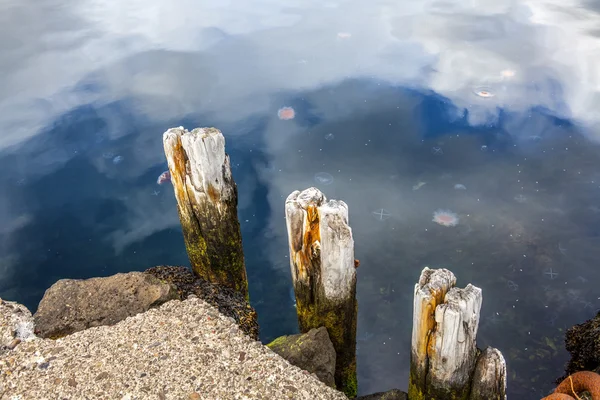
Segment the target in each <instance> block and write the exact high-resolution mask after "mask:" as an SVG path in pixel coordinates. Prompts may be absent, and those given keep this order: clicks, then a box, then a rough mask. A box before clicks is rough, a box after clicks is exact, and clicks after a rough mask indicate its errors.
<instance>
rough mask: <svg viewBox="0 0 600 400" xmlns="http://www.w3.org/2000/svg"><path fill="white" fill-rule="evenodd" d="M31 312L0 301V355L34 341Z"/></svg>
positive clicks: (17, 304)
mask: <svg viewBox="0 0 600 400" xmlns="http://www.w3.org/2000/svg"><path fill="white" fill-rule="evenodd" d="M33 327H34V324H33V317H32V316H31V311H29V310H28V309H27V307H25V306H24V305H22V304H19V303H16V302H14V301H6V300H2V299H0V354H2V352H3V351H5V350H7V349H11V350H12V349H14V348H15V346H16V345H18V344H19V343H20V342H23V341H28V340H31V339H35V337H36V336H35V335H34V333H33V330H34V329H33Z"/></svg>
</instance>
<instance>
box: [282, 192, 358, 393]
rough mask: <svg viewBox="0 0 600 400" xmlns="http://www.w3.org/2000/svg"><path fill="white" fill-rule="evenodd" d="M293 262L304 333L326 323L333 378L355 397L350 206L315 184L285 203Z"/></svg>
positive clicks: (293, 195)
mask: <svg viewBox="0 0 600 400" xmlns="http://www.w3.org/2000/svg"><path fill="white" fill-rule="evenodd" d="M285 218H286V223H287V231H288V240H289V247H290V266H291V270H292V279H293V284H294V291H295V293H296V310H297V313H298V324H299V326H300V331H301V332H302V333H305V332H308V331H309V330H310V329H312V328H319V327H321V326H325V327H326V328H327V332H328V333H329V337H330V338H331V341H332V342H333V347H334V348H335V351H336V367H335V382H336V386H337V389H338V390H341V391H343V392H344V393H345V394H346V395H347V396H348V397H355V396H356V388H357V386H356V322H357V313H358V305H357V301H356V271H355V264H354V239H353V238H352V230H351V229H350V226H349V225H348V206H347V205H346V203H344V202H343V201H337V200H330V201H329V202H327V199H326V198H325V195H323V193H321V192H320V191H319V190H318V189H317V188H314V187H312V188H309V189H306V190H304V191H302V192H300V191H298V190H296V191H294V192H293V193H292V194H290V195H289V196H288V198H287V200H286V202H285Z"/></svg>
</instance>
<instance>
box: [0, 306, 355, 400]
mask: <svg viewBox="0 0 600 400" xmlns="http://www.w3.org/2000/svg"><path fill="white" fill-rule="evenodd" d="M13 396H14V397H13ZM0 398H1V399H5V398H6V399H22V400H25V399H91V398H102V399H128V400H136V399H144V400H146V399H150V400H151V399H161V400H169V399H177V400H181V399H211V400H213V399H214V400H219V399H223V400H224V399H264V400H267V399H277V400H279V399H299V400H300V399H306V400H321V399H322V400H347V398H346V396H344V395H343V394H342V393H341V392H338V391H336V390H335V389H332V388H330V387H327V386H326V385H325V384H323V383H322V382H320V381H319V380H318V379H315V378H314V377H313V376H312V375H311V374H310V373H308V372H306V371H303V370H301V369H300V368H298V367H296V366H293V365H291V364H290V363H289V362H287V361H286V360H284V359H283V358H281V357H280V356H278V355H277V354H276V353H274V352H273V351H271V350H269V349H268V348H267V347H266V346H263V345H262V344H261V343H260V342H256V341H253V340H252V339H251V338H250V337H249V336H247V335H246V334H244V333H243V332H242V331H241V330H240V329H239V328H238V326H237V325H236V324H235V321H234V320H233V319H231V318H228V317H225V316H223V315H222V314H220V313H219V312H218V310H217V309H216V308H214V307H212V306H210V305H209V304H208V303H206V302H205V301H203V300H200V299H198V298H196V297H195V296H191V297H190V298H188V299H187V300H185V301H170V302H168V303H166V304H163V305H161V306H160V307H158V308H153V309H150V310H149V311H146V312H145V313H141V314H137V315H135V316H132V317H128V318H126V319H125V320H123V321H121V322H119V323H117V324H115V325H112V326H99V327H94V328H90V329H86V330H84V331H81V332H76V333H74V334H72V335H69V336H65V337H63V338H60V339H58V340H50V339H41V338H40V339H35V340H32V341H30V342H26V343H22V344H21V345H19V346H17V347H16V348H15V349H14V350H11V351H10V352H9V353H7V354H6V355H4V356H1V357H0Z"/></svg>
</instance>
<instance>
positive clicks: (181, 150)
mask: <svg viewBox="0 0 600 400" xmlns="http://www.w3.org/2000/svg"><path fill="white" fill-rule="evenodd" d="M163 145H164V149H165V154H166V156H167V162H168V164H169V172H170V174H171V182H172V183H173V189H174V191H175V197H176V199H177V210H178V212H179V220H180V221H181V227H182V229H183V237H184V241H185V247H186V249H187V253H188V257H189V259H190V263H191V266H192V270H193V271H194V273H195V274H196V275H197V276H199V277H201V278H203V279H205V280H208V281H210V282H213V283H215V284H219V285H223V286H226V287H230V288H232V289H235V290H237V291H239V292H241V293H242V294H244V296H246V297H248V282H247V279H246V267H245V264H244V253H243V248H242V235H241V232H240V223H239V220H238V217H237V186H236V184H235V182H234V181H233V177H232V176H231V168H230V165H229V156H228V155H227V154H226V153H225V138H224V137H223V134H222V133H221V131H219V130H218V129H215V128H196V129H194V130H192V131H191V132H189V131H187V130H186V129H184V128H183V127H179V128H171V129H169V130H168V131H166V132H165V133H164V135H163Z"/></svg>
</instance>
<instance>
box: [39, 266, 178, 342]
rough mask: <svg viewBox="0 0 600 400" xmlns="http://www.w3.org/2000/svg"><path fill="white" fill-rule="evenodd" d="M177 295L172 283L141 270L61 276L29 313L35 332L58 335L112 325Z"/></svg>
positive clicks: (42, 335) (44, 334)
mask: <svg viewBox="0 0 600 400" xmlns="http://www.w3.org/2000/svg"><path fill="white" fill-rule="evenodd" d="M177 297H178V296H177V291H176V290H175V287H174V286H172V285H170V284H168V283H165V282H161V281H160V280H159V279H157V278H155V277H153V276H150V275H148V274H144V273H142V272H129V273H126V274H116V275H112V276H109V277H105V278H90V279H61V280H59V281H58V282H56V283H55V284H54V285H52V286H51V287H50V288H49V289H48V290H46V293H44V297H43V298H42V301H40V304H39V306H38V310H37V312H36V313H35V314H34V316H33V317H34V321H35V334H36V335H38V336H40V337H43V338H59V337H62V336H65V335H69V334H72V333H74V332H78V331H82V330H84V329H87V328H90V327H94V326H101V325H112V324H115V323H117V322H119V321H122V320H124V319H125V318H127V317H129V316H132V315H136V314H138V313H141V312H144V311H146V310H148V309H150V308H151V307H156V306H158V305H160V304H162V303H164V302H166V301H169V300H171V299H176V298H177Z"/></svg>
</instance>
